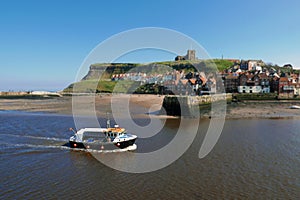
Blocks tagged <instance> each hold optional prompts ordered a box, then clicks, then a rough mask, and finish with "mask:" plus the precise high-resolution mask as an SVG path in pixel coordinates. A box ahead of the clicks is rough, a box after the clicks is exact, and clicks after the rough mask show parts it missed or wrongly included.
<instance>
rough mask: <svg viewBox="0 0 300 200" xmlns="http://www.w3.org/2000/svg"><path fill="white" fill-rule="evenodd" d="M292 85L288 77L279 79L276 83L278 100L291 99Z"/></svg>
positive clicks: (292, 94)
mask: <svg viewBox="0 0 300 200" xmlns="http://www.w3.org/2000/svg"><path fill="white" fill-rule="evenodd" d="M293 97H294V85H292V84H291V83H290V81H289V79H288V77H280V79H279V82H278V98H293Z"/></svg>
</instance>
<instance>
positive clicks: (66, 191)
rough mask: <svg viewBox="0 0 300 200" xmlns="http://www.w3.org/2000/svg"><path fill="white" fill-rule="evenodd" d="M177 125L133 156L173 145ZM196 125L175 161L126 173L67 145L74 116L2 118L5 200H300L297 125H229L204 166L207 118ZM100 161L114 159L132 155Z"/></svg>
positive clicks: (144, 141) (0, 195)
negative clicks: (191, 138)
mask: <svg viewBox="0 0 300 200" xmlns="http://www.w3.org/2000/svg"><path fill="white" fill-rule="evenodd" d="M99 121H100V122H101V124H102V123H103V124H105V119H99ZM137 122H138V123H140V124H143V123H144V124H147V122H145V121H144V119H140V120H139V119H137ZM178 124H179V119H168V120H167V121H166V123H165V125H164V128H163V129H162V131H161V132H160V133H159V134H157V135H155V136H153V137H150V138H141V139H138V140H137V142H136V143H137V146H138V149H137V151H136V152H135V153H142V152H150V151H153V150H156V149H160V148H162V147H163V146H164V145H166V144H168V143H169V142H170V141H171V140H172V138H174V136H175V134H176V129H177V128H178ZM198 124H200V126H199V130H198V133H197V135H196V138H195V140H194V141H193V143H192V144H191V146H190V147H189V148H188V150H187V151H186V152H185V153H184V154H183V155H182V156H181V157H180V158H179V159H177V160H176V161H175V162H173V163H172V164H170V165H169V166H167V167H165V168H162V169H160V170H157V171H153V172H148V173H126V172H122V171H118V170H115V169H112V168H110V167H108V166H106V165H104V164H102V163H101V162H100V161H98V160H97V159H96V158H95V157H94V156H93V155H92V154H91V153H89V152H87V151H78V150H72V149H70V148H69V147H67V146H63V145H64V144H65V143H67V142H68V138H69V137H70V136H71V135H72V132H70V131H69V130H68V128H69V127H74V122H73V118H72V116H65V115H55V114H45V113H25V112H11V111H0V138H1V140H0V172H1V184H0V199H83V198H84V199H142V198H143V199H299V197H300V123H299V120H298V119H235V120H226V122H225V126H224V128H223V131H222V134H221V136H220V138H219V140H218V142H217V144H216V145H215V146H214V148H213V150H212V151H211V152H210V153H209V154H208V155H207V156H206V157H204V158H203V159H199V157H198V153H199V148H200V146H201V143H202V140H203V137H204V134H205V132H206V129H207V127H208V124H209V119H206V120H204V119H201V120H196V119H191V123H190V124H189V125H190V126H193V125H195V126H197V125H198ZM99 154H101V156H102V157H106V158H107V159H110V158H112V157H114V156H116V157H123V156H124V157H126V156H128V155H132V154H133V152H125V153H124V152H116V153H100V152H99Z"/></svg>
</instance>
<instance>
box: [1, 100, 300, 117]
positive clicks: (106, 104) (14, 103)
mask: <svg viewBox="0 0 300 200" xmlns="http://www.w3.org/2000/svg"><path fill="white" fill-rule="evenodd" d="M163 97H164V96H159V95H144V94H131V95H127V94H117V95H115V94H114V95H111V94H101V95H95V98H94V96H76V101H77V102H78V105H79V106H77V107H76V108H77V110H79V112H80V114H81V115H86V116H88V115H90V113H89V112H88V110H89V109H90V108H95V111H96V115H97V116H98V117H106V114H107V112H110V113H111V112H112V108H111V105H116V106H117V107H118V106H120V108H118V109H117V111H115V110H114V113H115V112H117V114H118V112H119V113H120V115H122V112H123V111H124V110H122V108H125V107H126V106H127V107H128V108H129V112H130V115H131V117H132V118H162V119H169V118H170V119H171V118H180V117H179V116H167V115H164V114H163V113H160V114H159V112H160V108H161V105H162V101H163ZM122 104H123V106H122ZM292 105H298V106H300V101H280V100H274V101H243V102H238V103H236V102H231V103H228V104H227V107H226V116H225V119H300V110H299V109H290V108H289V107H290V106H292ZM0 111H23V112H32V113H38V112H39V113H53V114H62V115H72V113H73V112H72V97H71V96H63V97H46V98H37V99H26V98H13V99H9V98H8V99H6V98H0ZM125 111H126V109H125ZM200 113H201V110H200ZM200 118H210V114H209V113H203V114H202V113H201V117H200Z"/></svg>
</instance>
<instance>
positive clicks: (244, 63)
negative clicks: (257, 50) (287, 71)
mask: <svg viewBox="0 0 300 200" xmlns="http://www.w3.org/2000/svg"><path fill="white" fill-rule="evenodd" d="M262 65H264V63H263V61H262V60H241V64H240V69H241V70H244V71H252V70H256V71H261V70H262V67H261V66H262Z"/></svg>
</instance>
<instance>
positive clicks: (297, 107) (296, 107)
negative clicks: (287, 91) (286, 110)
mask: <svg viewBox="0 0 300 200" xmlns="http://www.w3.org/2000/svg"><path fill="white" fill-rule="evenodd" d="M290 109H300V106H296V105H292V106H291V107H290Z"/></svg>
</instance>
